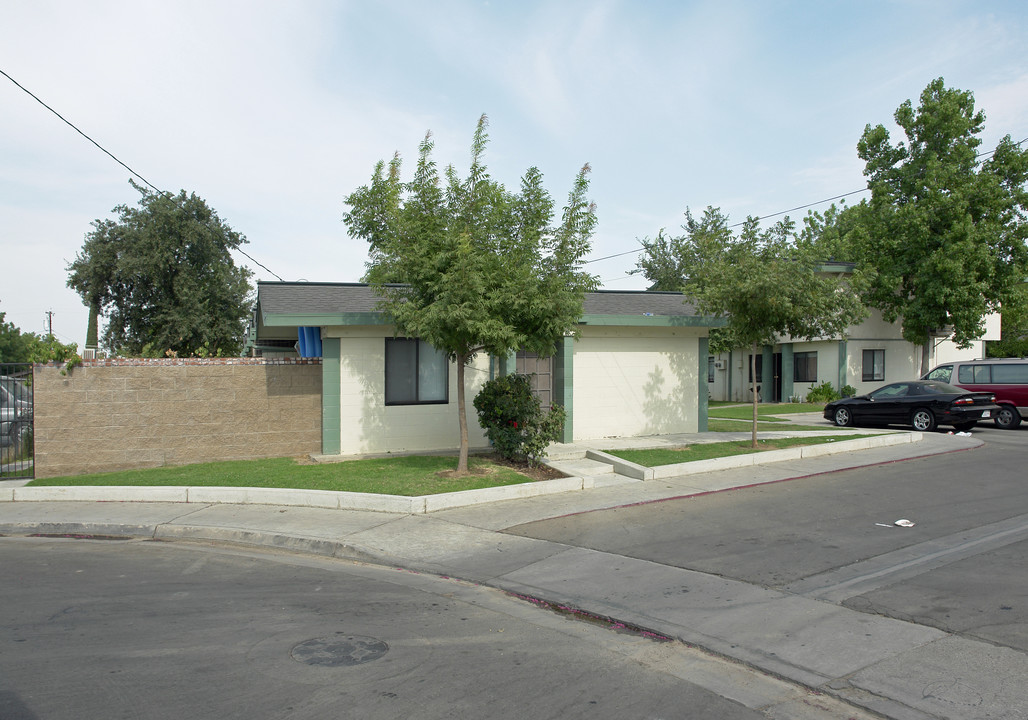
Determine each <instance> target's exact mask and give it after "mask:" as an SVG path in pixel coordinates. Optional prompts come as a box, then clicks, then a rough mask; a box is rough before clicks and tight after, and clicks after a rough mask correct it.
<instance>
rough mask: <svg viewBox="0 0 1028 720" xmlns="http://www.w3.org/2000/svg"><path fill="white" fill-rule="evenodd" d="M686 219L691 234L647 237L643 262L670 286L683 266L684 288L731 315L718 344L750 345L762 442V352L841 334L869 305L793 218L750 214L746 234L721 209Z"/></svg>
mask: <svg viewBox="0 0 1028 720" xmlns="http://www.w3.org/2000/svg"><path fill="white" fill-rule="evenodd" d="M685 218H686V221H685V225H683V226H682V227H683V229H684V230H685V234H684V235H682V236H679V237H673V238H672V237H668V236H665V235H664V234H663V233H661V235H660V236H659V237H658V240H659V242H653V241H645V240H644V241H643V246H644V247H645V251H644V254H643V255H642V256H641V258H640V261H639V268H640V271H641V272H642V273H643V274H644V275H645V276H646V277H648V278H650V279H651V280H654V281H655V282H656V281H658V280H659V281H660V283H661V286H662V287H664V288H668V287H670V286H671V284H672V283H673V279H674V274H675V273H676V272H677V273H678V275H679V280H680V282H679V285H678V286H679V288H680V289H681V290H682V292H683V293H685V295H686V297H688V298H689V299H691V300H692V301H693V302H695V303H696V305H697V307H698V309H699V310H700V311H701V312H703V313H705V314H710V315H723V316H726V317H727V320H728V325H727V326H726V327H725V328H723V329H722V330H721V332H719V333H717V334H714V333H712V336H711V337H712V342H711V345H712V349H713V350H715V351H724V350H728V349H732V348H738V347H749V348H750V350H751V354H750V374H751V377H752V381H751V390H752V398H753V430H752V445H753V447H756V446H757V374H756V367H755V365H756V355H757V350H758V349H759V348H760V347H761V346H762V345H771V344H774V343H775V342H777V340H778V339H779V338H780V337H783V336H790V337H797V338H805V339H808V340H809V339H813V338H815V337H824V336H833V335H837V334H839V333H841V332H843V331H844V330H845V329H846V327H847V326H849V325H850V324H852V323H854V322H856V321H857V320H859V319H861V318H862V317H863V316H864V315H865V314H866V311H865V309H864V307H863V305H862V304H861V303H860V301H859V300H858V299H857V297H856V295H855V293H853V292H851V291H850V289H849V288H848V287H846V286H845V285H844V284H843V283H842V281H841V280H840V279H839V278H838V277H835V276H832V275H829V274H826V273H823V272H820V267H821V265H822V264H823V262H824V260H825V258H823V257H820V249H819V248H818V247H816V246H815V245H812V244H811V243H809V242H804V241H802V240H798V239H797V238H796V236H795V235H794V232H793V231H794V228H795V225H794V223H793V222H792V221H790V220H789V219H788V218H786V219H784V220H781V221H779V222H777V223H775V224H774V225H772V226H771V227H770V228H768V229H766V230H763V231H761V230H760V227H759V220H758V219H757V218H753V217H751V218H747V220H746V222H745V223H744V224H743V228H742V232H741V233H740V234H739V235H738V237H736V236H735V235H734V234H733V233H732V231H731V228H729V226H728V218H727V217H725V216H724V215H723V214H722V213H721V211H720V210H718V209H716V208H709V207H708V208H707V210H706V211H705V212H704V214H703V217H702V218H700V219H699V220H697V219H695V218H694V217H693V216H692V214H691V213H690V212H689V211H686V214H685ZM651 274H652V275H653V277H651Z"/></svg>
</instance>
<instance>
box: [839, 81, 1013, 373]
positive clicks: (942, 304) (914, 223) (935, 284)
mask: <svg viewBox="0 0 1028 720" xmlns="http://www.w3.org/2000/svg"><path fill="white" fill-rule="evenodd" d="M895 120H896V123H897V124H898V125H899V126H900V128H902V130H903V132H904V134H905V136H906V141H900V142H899V143H896V144H893V143H892V142H891V140H890V136H889V131H888V130H887V129H886V128H885V127H883V126H882V125H876V126H874V127H871V126H870V125H868V126H867V127H866V128H865V129H864V134H863V136H862V137H861V138H860V142H859V143H858V145H857V152H858V154H859V156H860V158H861V159H862V160H864V162H865V168H864V175H866V176H867V178H868V186H869V188H870V190H871V200H870V201H869V202H868V201H864V202H863V203H861V205H859V206H855V207H853V208H850V210H848V211H847V212H848V213H851V214H855V215H857V216H858V218H859V219H858V222H857V223H856V225H857V227H856V228H855V230H854V231H853V232H851V233H849V235H848V236H847V238H848V241H849V244H850V247H851V254H852V259H853V260H855V261H856V262H858V263H860V265H861V266H862V267H863V268H865V270H866V271H867V272H868V274H869V278H870V284H869V285H868V288H867V291H866V293H865V300H866V302H867V303H868V304H869V305H870V306H872V307H876V308H878V309H880V310H881V311H882V315H883V317H884V318H885V319H886V320H887V321H889V322H895V321H897V320H899V319H902V323H903V337H904V338H905V339H906V340H907V341H909V342H911V343H915V344H918V345H921V346H922V347H923V351H922V354H921V371H922V373H924V372H927V371H928V369H929V368H928V363H929V358H930V351H931V344H932V338H933V337H937V336H941V335H949V334H950V333H952V335H953V339H954V341H955V342H956V343H957V344H958V345H961V346H964V347H966V346H967V345H969V344H970V343H971V341H973V340H975V339H976V338H978V337H980V336H981V335H982V333H983V331H984V325H985V321H984V319H985V316H986V315H988V314H989V313H991V312H996V311H999V310H1000V308H1001V307H1002V306H1003V304H1004V303H1007V302H1014V301H1016V297H1015V289H1016V288H1017V286H1018V284H1020V283H1022V282H1023V281H1024V280H1025V278H1026V277H1028V249H1026V246H1025V239H1026V236H1028V225H1026V224H1025V210H1026V208H1028V194H1026V191H1025V182H1026V180H1028V149H1026V150H1021V149H1019V148H1018V146H1017V144H1015V143H1014V142H1013V141H1012V140H1011V138H1010V136H1009V135H1007V136H1006V137H1005V138H1003V139H1002V140H1001V141H1000V142H999V144H998V145H997V146H996V149H995V150H994V151H993V152H992V153H991V157H988V158H987V159H983V155H990V153H979V151H978V148H979V146H980V145H981V140H980V138H979V137H978V136H979V135H980V134H981V132H982V129H983V127H984V123H985V114H984V113H983V112H982V111H981V110H977V111H976V110H975V103H974V95H973V94H972V93H971V92H968V91H963V90H955V89H952V88H947V87H946V86H945V82H944V81H943V79H942V78H938V79H937V80H933V81H932V82H931V83H930V84H929V85H928V87H927V88H925V90H924V92H922V93H921V98H920V104H919V105H918V107H917V108H916V109H915V108H914V107H913V106H912V104H911V102H910V100H907V101H906V102H904V103H903V104H902V105H900V107H899V109H897V110H896V114H895Z"/></svg>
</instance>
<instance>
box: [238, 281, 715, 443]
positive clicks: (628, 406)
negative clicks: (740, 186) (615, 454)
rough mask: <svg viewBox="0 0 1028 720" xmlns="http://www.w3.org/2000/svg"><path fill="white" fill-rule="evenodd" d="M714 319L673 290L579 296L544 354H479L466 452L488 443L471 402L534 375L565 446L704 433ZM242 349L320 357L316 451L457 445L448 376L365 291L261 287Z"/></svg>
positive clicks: (471, 371)
mask: <svg viewBox="0 0 1028 720" xmlns="http://www.w3.org/2000/svg"><path fill="white" fill-rule="evenodd" d="M724 322H725V321H724V320H723V319H720V318H712V317H705V316H702V315H700V314H698V313H697V311H696V309H695V308H694V307H693V306H692V305H691V304H689V303H687V302H686V301H685V298H684V296H682V295H681V294H680V293H668V292H649V291H603V290H601V291H597V292H592V293H588V294H587V295H586V297H585V301H584V308H583V315H582V318H581V320H580V321H579V323H578V327H577V335H576V336H575V337H565V338H563V340H562V341H561V342H560V343H558V345H557V347H556V348H555V349H554V354H553V355H552V356H551V357H549V358H540V357H536V356H534V355H529V354H527V353H515V354H512V355H511V356H510V357H506V358H496V357H488V356H485V355H484V354H483V355H480V356H479V357H477V358H475V360H474V361H473V362H472V363H471V364H470V365H469V366H468V368H467V371H466V383H467V387H466V397H467V400H468V412H469V415H468V426H469V431H470V445H471V447H472V448H473V449H476V448H486V447H488V440H487V439H486V437H485V434H484V432H483V431H482V430H481V428H480V427H479V426H478V423H477V421H476V417H475V411H474V408H473V406H472V405H471V400H472V399H473V398H474V397H475V395H477V393H478V391H479V390H480V388H481V387H482V385H483V383H485V382H486V381H487V380H489V379H490V378H492V377H495V376H497V375H502V374H506V373H509V372H523V373H528V374H533V375H534V377H535V389H536V391H537V393H538V394H539V397H540V399H541V400H542V401H543V402H544V403H547V402H548V403H555V404H558V405H562V406H563V407H564V409H565V410H566V412H567V418H568V420H567V424H566V426H565V428H564V436H563V438H562V440H563V441H564V442H574V441H577V440H584V439H597V438H604V437H631V436H644V435H661V434H670V433H688V432H702V431H705V430H706V428H707V399H708V389H709V388H708V375H707V367H708V356H709V353H708V351H707V348H708V334H709V331H710V328H712V327H720V326H722V325H724ZM247 351H248V354H253V355H263V356H270V357H273V356H287V357H296V356H301V357H321V359H322V379H323V383H322V451H323V453H324V454H326V455H359V454H379V453H388V452H410V451H416V452H423V451H435V450H450V449H454V448H455V447H456V446H457V436H458V434H457V427H458V425H457V423H458V418H457V401H456V397H457V393H456V377H457V374H456V368H455V367H454V365H453V363H452V362H450V361H449V360H447V359H446V357H445V356H443V355H442V354H441V353H439V352H438V351H436V350H435V349H434V348H432V347H430V346H429V345H427V343H424V342H422V341H419V340H418V339H417V338H405V337H400V336H398V335H397V332H396V329H395V327H394V326H393V325H392V323H391V322H390V319H389V317H388V316H387V315H386V314H384V313H383V312H382V311H381V310H380V309H379V298H378V296H377V295H376V294H375V291H374V289H373V288H371V287H370V286H368V285H365V284H360V283H308V282H259V283H258V286H257V304H256V307H255V311H254V317H253V321H252V323H251V327H250V330H249V337H248V340H247Z"/></svg>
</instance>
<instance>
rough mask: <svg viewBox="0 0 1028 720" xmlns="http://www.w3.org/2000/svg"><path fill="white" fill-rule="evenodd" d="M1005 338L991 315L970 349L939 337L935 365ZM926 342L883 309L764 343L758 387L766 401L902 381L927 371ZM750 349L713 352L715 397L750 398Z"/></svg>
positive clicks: (977, 353) (710, 372)
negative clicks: (807, 335)
mask: <svg viewBox="0 0 1028 720" xmlns="http://www.w3.org/2000/svg"><path fill="white" fill-rule="evenodd" d="M999 339H1000V315H999V314H998V313H996V314H992V315H989V316H988V317H986V330H985V334H984V335H983V336H982V337H981V338H979V339H978V340H976V341H975V342H974V343H972V344H971V346H970V347H968V348H958V347H957V345H956V343H955V342H953V338H952V336H950V335H939V336H938V337H936V338H933V341H932V351H931V355H930V356H929V358H928V367H929V369H931V368H933V367H935V366H936V365H940V364H942V363H947V362H953V361H955V360H972V359H976V358H983V357H985V342H986V341H987V340H999ZM923 352H924V350H923V348H922V346H920V345H915V344H913V343H910V342H907V341H906V340H904V339H903V335H902V324H901V323H900V322H895V323H889V322H885V320H883V319H882V314H881V312H879V311H878V310H871V312H870V316H869V317H868V318H867V319H865V320H864V321H863V322H861V323H860V324H858V325H854V326H852V327H850V328H847V330H846V332H845V333H844V334H842V335H840V336H836V337H825V338H814V339H812V340H806V339H795V338H782V339H781V340H780V341H779V342H777V343H775V344H774V345H767V346H764V347H763V348H761V351H760V353H759V354H758V355H757V357H756V358H755V360H756V366H757V370H756V375H757V386H758V392H759V395H760V399H761V400H762V401H764V402H788V401H789V400H791V399H797V400H803V399H804V398H805V397H806V395H807V393H808V392H809V391H810V390H812V389H813V388H815V387H817V386H818V385H820V384H821V383H824V382H830V383H831V384H832V386H833V387H834V388H835V389H836V390H839V389H841V388H843V387H845V386H846V385H849V386H850V387H853V388H854V389H856V391H857V394H858V395H862V394H864V393H867V392H870V391H872V390H874V389H875V388H878V387H881V386H882V385H884V384H886V383H889V382H893V381H897V380H914V379H917V378H918V377H920V375H921V354H922V353H923ZM750 355H751V351H750V350H749V349H748V348H742V349H740V350H736V351H733V352H728V353H721V354H718V355H708V357H707V387H708V390H709V395H710V399H711V400H723V401H737V402H748V401H749V400H750V399H751V395H750V393H751V392H752V390H751V383H750V378H751V376H750Z"/></svg>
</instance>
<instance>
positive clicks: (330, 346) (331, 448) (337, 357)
mask: <svg viewBox="0 0 1028 720" xmlns="http://www.w3.org/2000/svg"><path fill="white" fill-rule="evenodd" d="M340 371H341V351H340V343H339V338H331V337H329V338H322V339H321V453H322V455H338V454H339V453H340V450H341V448H342V440H343V436H342V420H341V415H342V403H341V392H342V389H341V381H340V377H339V373H340Z"/></svg>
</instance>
